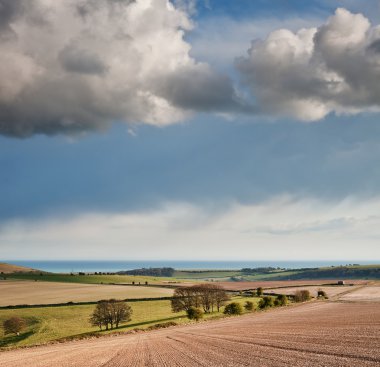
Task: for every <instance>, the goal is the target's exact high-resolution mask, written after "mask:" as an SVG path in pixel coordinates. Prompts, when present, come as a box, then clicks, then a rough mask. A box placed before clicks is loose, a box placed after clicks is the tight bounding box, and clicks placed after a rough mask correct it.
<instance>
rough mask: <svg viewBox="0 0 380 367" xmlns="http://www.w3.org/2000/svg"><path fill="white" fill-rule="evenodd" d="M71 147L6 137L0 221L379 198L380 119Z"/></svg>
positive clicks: (220, 127)
mask: <svg viewBox="0 0 380 367" xmlns="http://www.w3.org/2000/svg"><path fill="white" fill-rule="evenodd" d="M124 130H125V129H124V128H123V127H115V128H114V129H112V130H111V133H110V134H106V135H103V134H99V135H92V136H91V137H87V138H85V139H81V140H80V141H78V142H76V143H75V142H74V143H67V142H66V140H65V139H61V138H58V137H55V138H52V139H46V138H44V137H34V138H32V139H29V140H27V141H23V142H20V141H18V140H15V139H6V138H4V137H0V165H1V167H2V168H3V171H4V172H6V173H4V174H3V175H1V179H0V192H1V199H2V201H1V205H0V218H3V219H4V218H17V217H23V216H28V217H34V218H35V217H39V216H44V215H47V216H49V215H50V213H69V214H70V213H72V212H92V211H101V212H136V211H140V210H141V211H144V210H147V209H148V210H151V209H152V208H155V207H159V206H160V205H161V204H162V203H163V202H164V203H166V202H190V203H194V204H195V205H201V206H210V207H215V208H216V210H218V211H219V210H221V211H224V210H225V208H226V206H228V204H229V203H231V202H232V203H242V204H244V205H247V204H250V203H260V202H266V201H268V200H271V199H272V198H274V197H279V196H280V197H281V196H282V195H290V196H291V197H296V198H303V197H305V198H318V200H322V201H326V202H329V203H330V202H331V203H332V202H335V201H341V200H344V199H345V198H347V197H354V198H359V199H370V198H373V197H378V196H379V195H380V187H379V184H378V183H379V182H380V170H379V169H378V166H379V159H380V144H379V136H380V124H379V123H378V121H377V119H376V116H375V115H373V116H372V117H370V118H365V119H363V120H360V119H359V120H358V118H357V117H349V118H346V117H340V118H332V119H330V120H329V121H321V122H320V123H318V124H298V123H289V122H284V121H281V122H280V121H278V122H274V123H272V124H268V123H265V122H263V123H255V124H250V123H244V121H240V123H237V124H231V123H230V122H228V121H224V120H223V119H217V118H211V119H207V120H201V119H200V120H198V121H193V122H192V123H191V124H177V125H172V126H170V127H168V128H167V129H165V130H163V129H154V128H150V127H145V126H144V127H143V126H141V127H139V128H138V130H137V136H132V135H129V134H127V133H126V132H125V131H124Z"/></svg>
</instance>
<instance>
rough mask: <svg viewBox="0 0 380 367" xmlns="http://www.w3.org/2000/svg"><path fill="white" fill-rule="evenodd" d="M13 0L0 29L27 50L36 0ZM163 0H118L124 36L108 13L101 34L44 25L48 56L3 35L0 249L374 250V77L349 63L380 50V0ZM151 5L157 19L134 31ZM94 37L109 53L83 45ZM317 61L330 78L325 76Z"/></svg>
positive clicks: (379, 152)
mask: <svg viewBox="0 0 380 367" xmlns="http://www.w3.org/2000/svg"><path fill="white" fill-rule="evenodd" d="M38 2H39V1H37V2H36V3H38ZM0 3H4V4H6V3H9V2H8V1H2V2H0ZM15 3H19V5H20V7H15V8H14V9H13V8H12V9H11V7H10V8H9V9H8V8H7V7H5V8H4V9H6V10H7V9H8V10H7V13H6V12H5V11H3V12H4V14H2V15H1V16H0V22H2V23H1V25H2V27H0V32H3V33H4V34H5V35H9V34H11V33H9V32H15V33H17V35H18V39H19V40H20V39H23V38H24V39H26V40H29V41H30V44H31V46H30V47H31V48H32V49H33V50H34V51H35V53H36V54H38V48H39V46H38V45H37V44H36V45H35V46H34V45H33V41H35V39H32V38H31V39H29V38H28V37H31V36H30V35H29V34H35V35H39V37H38V38H39V39H41V34H45V33H39V32H45V31H44V30H43V27H42V26H41V27H40V26H38V27H37V26H35V25H31V23H28V16H29V15H31V14H36V13H37V12H38V11H40V12H42V10H41V9H40V8H39V7H38V6H36V8H28V7H27V8H23V6H24V5H25V4H23V1H22V0H21V1H17V2H15ZM24 3H25V2H24ZM69 3H70V4H71V5H73V6H74V5H75V6H77V5H78V4H81V6H82V5H83V6H82V8H83V9H84V10H83V14H85V15H83V17H85V16H92V15H91V14H92V13H91V11H94V10H92V9H90V10H89V8H86V7H85V5H86V4H87V3H86V1H84V0H83V1H79V0H78V1H76V2H75V1H74V0H72V1H70V2H69ZM137 3H141V4H143V5H144V6H152V5H149V1H147V0H141V1H138V2H137ZM156 4H159V2H157V3H156ZM160 4H161V3H160ZM162 4H163V5H162V7H160V6H161V5H160V6H159V5H157V8H156V7H155V6H156V5H155V6H152V9H150V10H151V13H152V14H147V13H146V11H145V12H144V14H143V15H140V13H138V12H137V10H136V9H135V10H136V12H135V13H132V11H131V12H130V13H129V11H130V10H131V8H130V5H125V6H126V8H128V9H129V10H128V9H127V10H126V11H128V13H126V14H127V15H128V16H131V17H133V18H131V19H132V20H133V22H135V23H136V27H132V28H133V29H129V28H128V31H129V32H131V33H130V34H133V35H134V36H133V37H132V36H131V39H132V40H133V41H130V42H135V44H133V47H131V48H128V47H130V46H128V47H127V46H125V47H126V49H125V50H124V49H121V48H122V47H123V45H124V43H123V44H118V43H117V44H115V45H113V42H114V39H115V37H116V36H115V34H116V33H115V30H114V28H116V27H118V26H120V29H122V27H123V23H122V21H121V20H120V19H119V18H117V15H114V14H113V13H110V14H111V15H107V18H104V19H108V22H109V23H110V24H108V23H107V21H105V23H104V24H103V23H102V24H103V26H104V27H105V28H104V29H106V30H107V31H104V32H103V31H102V32H100V31H99V30H98V29H97V28H96V27H95V28H94V29H93V28H91V29H90V30H89V31H88V32H90V33H91V34H92V37H93V36H94V35H95V36H97V37H99V39H103V37H110V39H108V40H107V42H106V43H107V46H105V45H104V44H103V43H102V42H100V41H99V43H97V44H96V45H92V43H91V41H90V40H87V39H85V40H83V39H82V38H78V40H77V41H76V43H75V45H74V46H72V48H69V47H71V44H68V43H67V42H68V41H67V40H66V41H65V42H66V43H65V42H63V40H62V39H61V38H57V39H53V38H49V37H50V36H46V38H45V37H44V38H43V39H42V43H43V42H46V44H47V45H48V44H51V45H53V44H54V46H52V51H51V53H52V55H51V57H50V56H49V58H46V60H45V59H38V62H36V60H31V61H30V60H28V59H27V57H29V56H28V55H29V52H30V50H29V49H28V50H26V49H24V48H23V47H24V46H20V44H21V43H18V42H17V41H13V38H7V41H4V42H2V43H0V48H2V49H3V50H5V52H8V55H9V58H12V60H14V61H13V64H12V65H11V64H5V66H4V69H5V71H4V72H5V73H6V74H4V75H8V74H11V73H12V72H15V70H16V69H13V68H14V66H13V65H16V66H19V67H20V70H21V71H22V73H21V72H19V73H18V74H19V75H21V76H20V78H19V79H17V78H16V80H15V82H14V83H13V84H12V83H9V84H7V81H8V80H7V79H4V78H3V79H0V80H1V81H0V87H1V84H3V86H2V87H3V88H2V89H1V88H0V133H1V135H0V167H1V171H2V173H1V175H0V200H1V202H0V249H1V253H2V257H3V258H4V259H27V258H30V259H115V258H118V259H150V260H152V259H189V260H190V259H204V260H212V259H215V260H225V259H227V260H229V259H231V260H239V259H249V260H265V259H268V260H269V259H270V260H315V259H317V260H335V259H338V260H340V259H343V260H345V259H347V260H356V259H357V260H358V261H360V260H363V261H364V260H367V261H371V260H374V262H376V261H378V260H379V258H380V250H379V246H378V243H379V239H380V231H379V228H380V227H379V224H380V216H379V214H378V213H380V200H379V194H380V185H379V183H380V169H379V166H378V162H379V159H380V144H379V140H380V125H379V116H380V115H379V111H380V109H379V107H380V102H379V101H380V98H379V95H380V94H378V93H379V89H378V87H377V86H376V84H377V81H380V74H379V73H378V71H377V69H376V67H375V66H373V70H372V69H371V68H369V71H368V75H367V74H366V73H365V72H363V75H362V74H361V73H360V74H358V72H357V71H356V70H354V67H353V66H352V64H353V63H356V64H358V63H361V62H362V63H363V65H361V66H367V67H368V65H370V66H371V67H372V65H380V60H379V58H380V56H379V55H378V54H377V53H376V52H377V51H376V47H377V43H376V42H377V38H378V39H380V31H379V30H377V28H376V26H377V25H378V24H379V19H378V18H379V17H378V14H379V10H380V3H379V1H360V2H358V1H336V2H332V1H316V0H315V1H308V2H305V1H291V0H289V1H274V2H273V1H270V2H269V1H246V0H242V1H232V0H231V1H227V0H226V1H216V0H209V1H201V0H199V1H198V2H184V1H179V2H177V3H176V13H175V14H174V15H173V12H172V11H171V13H170V14H169V15H167V14H166V12H167V10H166V7H165V2H162ZM141 6H142V5H141ZM53 7H54V6H53ZM338 7H341V8H342V9H343V10H342V11H341V12H338V13H335V11H336V8H338ZM82 8H81V9H82ZM20 9H21V10H20ZM99 9H100V8H99ZM99 9H97V10H96V11H98V12H99V13H96V16H97V17H100V16H101V15H102V14H103V13H101V12H100V11H101V10H102V9H101V10H99ZM53 10H54V11H55V12H56V14H58V15H61V16H62V17H63V18H64V17H66V22H67V23H68V24H70V22H72V24H74V25H75V26H73V27H72V28H73V29H76V27H77V28H78V29H80V27H81V26H82V23H77V22H79V21H77V20H76V19H71V18H70V17H71V15H70V14H71V13H70V11H69V10H67V9H66V8H64V7H63V6H60V5H59V6H58V5H57V9H53ZM356 13H361V14H362V15H361V16H360V17H359V16H355V14H356ZM41 14H42V15H44V14H45V13H41ZM88 14H90V15H88ZM94 14H95V11H94ZM112 14H113V15H112ZM131 14H132V15H131ZM136 14H137V15H136ZM334 14H335V15H334ZM94 16H95V15H94ZM148 16H154V19H157V18H159V19H162V22H161V21H160V22H158V21H157V24H156V23H154V26H153V25H152V27H157V28H153V29H152V32H154V34H155V35H157V34H158V36H157V39H155V38H154V39H153V38H152V37H153V36H151V35H149V34H148V35H149V37H150V39H149V37H148V41H146V37H145V36H144V37H143V34H144V32H145V28H149V27H148V26H146V25H144V24H146V23H144V22H146V20H147V19H149V18H146V17H148ZM112 17H116V18H112ZM330 17H333V18H330ZM329 18H330V19H332V20H331V21H329ZM97 19H98V18H97ZM99 19H100V18H99ZM101 19H103V18H101ZM111 20H112V22H111ZM334 21H335V23H334ZM346 21H347V22H349V23H350V24H356V28H355V27H352V28H354V29H355V32H356V33H355V34H354V33H352V34H346V33H344V32H343V31H342V34H344V37H343V38H342V41H341V43H342V44H344V43H345V42H346V41H347V40H350V43H349V47H350V50H351V49H352V50H354V51H352V52H351V51H350V52H349V53H347V54H346V52H348V51H346V50H347V47H348V46H347V47H346V48H342V51H340V53H338V52H337V53H336V54H334V50H335V49H337V48H339V45H338V46H336V45H334V47H333V48H331V49H330V48H329V47H331V44H329V43H328V42H329V40H331V38H329V33H328V32H330V31H331V32H332V30H334V32H336V29H337V27H338V26H337V25H339V26H341V27H342V29H343V30H344V29H345V28H344V26H345V24H344V22H346ZM119 22H120V24H119ZM133 22H132V23H133ZM329 22H330V23H329ZM140 23H141V25H140V26H139V27H138V26H137V25H138V24H140ZM190 23H192V24H191V25H190ZM33 24H34V23H33ZM368 24H370V25H368ZM22 25H24V26H25V25H26V29H29V32H28V34H24V33H22V29H23V27H22ZM132 25H134V23H133V24H132ZM28 27H29V28H28ZM33 27H35V28H33ZM86 27H87V25H86ZM107 27H109V29H108V28H107ZM144 27H145V28H144ZM279 28H282V29H286V32H285V31H283V32H282V33H273V34H272V36H271V37H272V39H274V41H273V42H276V45H277V46H276V48H274V49H273V48H270V47H271V44H270V42H272V41H271V38H270V37H269V36H268V35H269V34H270V33H271V32H273V31H275V30H276V29H279ZM301 28H305V29H311V30H310V31H308V32H309V33H307V32H306V33H307V35H306V36H305V38H303V37H304V36H303V33H302V34H301V33H297V32H298V30H299V29H301ZM367 28H368V30H366V29H367ZM57 29H58V26H57ZM86 29H87V28H86ZM313 29H315V30H313ZM363 29H364V31H363ZM379 29H380V28H379ZM133 32H135V33H133ZM183 32H184V33H183ZM290 32H292V33H290ZM360 32H362V33H363V34H364V35H365V36H363V37H365V38H363V39H362V38H360V39H359V38H358V37H359V36H357V34H359V35H360ZM58 33H59V32H57V34H58ZM295 34H296V35H297V36H293V35H295ZM308 34H310V35H311V36H313V35H314V34H317V36H313V37H314V38H313V37H311V36H309V35H308ZM74 36H76V35H75V34H73V35H72V37H74ZM7 37H8V36H7ZM51 37H53V36H51ZM57 37H58V36H57ZM62 37H63V36H62ZM164 37H169V38H168V39H167V42H168V46H165V45H166V43H165V42H164V41H165V38H164ZM268 37H269V38H268ZM350 37H351V38H350ZM4 39H5V37H4ZM313 39H316V40H317V41H315V45H314V44H313V47H314V50H313V51H310V42H314V41H312V40H313ZM171 40H176V41H171ZM252 40H256V41H255V42H256V43H254V44H253V46H252V45H251V41H252ZM115 42H116V41H115ZM144 42H148V43H147V45H148V46H149V47H148V48H149V49H150V50H153V51H149V52H150V53H144V52H146V51H145V50H146V48H143V47H142V46H141V45H144ZM347 42H348V41H347ZM354 42H356V43H355V45H354V46H355V47H356V48H355V47H354V46H352V45H353V44H354ZM60 43H62V45H63V46H62V47H61V46H60V48H58V46H57V45H58V44H60ZM108 44H111V45H110V46H108ZM363 45H364V46H363ZM359 46H360V49H359ZM102 47H103V48H104V47H109V48H107V49H106V50H105V51H106V52H108V54H107V55H112V59H111V56H110V58H109V59H107V57H108V56H105V58H104V59H100V58H99V60H98V59H97V55H98V53H99V55H101V56H102V55H103V54H102V53H101V52H100V51H101V50H102ZM127 48H128V49H127ZM55 49H56V51H54V52H56V55H58V56H54V55H55V54H54V55H53V53H54V52H53V50H55ZM135 49H138V50H139V52H138V53H136V54H134V53H132V51H131V50H135ZM289 49H291V50H293V49H296V50H297V51H294V52H296V53H295V54H294V55H293V56H292V57H293V58H292V59H289V52H288V51H289ZM268 50H270V51H268ZM284 50H285V51H284ZM357 50H358V51H357ZM363 50H364V51H365V52H368V56H365V57H366V58H363V57H362V56H360V57H359V55H362V53H363V52H364V51H363ZM371 50H375V51H371ZM269 52H271V53H272V52H273V53H274V54H270V53H269ZM280 52H284V53H283V54H282V56H281V55H280V54H279V53H280ZM310 52H312V53H313V55H312V56H310ZM371 52H372V53H371ZM48 53H49V52H48ZM119 53H120V55H119ZM276 53H278V54H279V55H277V54H276ZM306 54H307V55H308V56H305V55H306ZM321 54H323V55H322V56H320V55H321ZM152 55H153V56H152ZM178 55H179V56H178ZM365 55H367V53H365ZM53 56H54V57H53ZM90 56H91V57H90ZM118 56H120V60H121V61H120V63H118V64H113V63H112V62H113V60H115V58H117V57H118ZM277 56H279V60H280V61H279V62H280V65H281V67H278V65H279V64H278V63H274V62H272V61H273V60H274V59H275V58H276V57H277ZM41 57H42V56H41ZM44 57H45V56H44ZM57 58H58V59H59V60H60V64H59V65H56V64H54V63H55V61H54V60H56V59H57ZM134 58H135V59H134ZM350 58H352V60H353V62H352V63H351V64H349V63H348V62H346V61H345V60H349V59H350ZM131 59H133V60H134V61H133V62H132V61H129V60H131ZM41 60H42V61H41ZM52 60H53V61H52ZM94 60H98V61H96V62H95V61H94ZM257 60H259V61H257ZM260 60H261V61H260ZM305 60H306V61H305ZM32 61H33V62H36V63H35V64H32ZM376 63H378V64H376ZM136 65H139V66H140V65H141V69H139V70H136V68H137V66H136ZM170 65H171V66H170ZM173 65H174V66H173ZM321 65H322V66H321ZM59 67H62V68H64V71H60V70H59ZM171 67H173V68H174V69H173V70H175V72H172V70H170V72H169V71H168V70H169V69H170V68H171ZM277 67H278V68H277ZM41 70H43V71H41ZM178 70H179V71H178ZM16 71H17V70H16ZM2 72H3V70H0V76H1V75H2V74H1V73H2ZM42 74H43V75H44V77H43V78H42V77H41V75H42ZM73 74H74V77H73ZM111 74H112V78H111V76H109V75H111ZM364 74H365V75H364ZM136 75H138V77H136ZM273 75H276V77H275V78H274V77H272V76H273ZM326 75H328V78H329V79H328V83H332V81H333V82H334V83H335V84H337V83H340V87H339V88H340V89H339V88H337V89H336V90H334V91H333V92H331V91H326V88H327V87H326V85H327V84H326V83H327V82H326V79H324V78H327V77H326ZM376 77H379V79H378V80H377V81H376ZM90 78H91V79H90ZM374 79H375V80H374ZM372 81H373V83H372ZM322 82H323V83H322ZM81 83H82V84H81ZM335 84H334V85H335ZM379 84H380V83H379ZM94 85H95V87H96V90H95V89H91V88H94ZM125 85H128V87H125ZM129 85H131V86H133V88H132V87H131V88H130V89H128V88H129ZM315 85H317V87H315ZM353 85H355V86H356V88H357V89H354V88H353ZM89 86H90V87H89ZM98 88H99V89H98ZM136 88H139V90H141V93H139V94H136V95H134V93H135V92H134V90H135V89H136ZM350 88H351V89H350ZM120 90H121V91H122V92H120ZM342 90H343V91H342ZM109 96H112V100H111V98H109ZM304 96H305V97H304ZM116 102H117V103H116ZM115 254H117V255H116V256H115Z"/></svg>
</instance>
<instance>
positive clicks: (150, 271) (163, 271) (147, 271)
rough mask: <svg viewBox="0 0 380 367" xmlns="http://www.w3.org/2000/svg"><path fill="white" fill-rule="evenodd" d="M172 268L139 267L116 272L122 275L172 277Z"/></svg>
mask: <svg viewBox="0 0 380 367" xmlns="http://www.w3.org/2000/svg"><path fill="white" fill-rule="evenodd" d="M174 271H175V270H174V269H173V268H168V267H166V268H141V269H134V270H124V271H119V272H117V274H124V275H140V276H152V277H172V276H173V274H174Z"/></svg>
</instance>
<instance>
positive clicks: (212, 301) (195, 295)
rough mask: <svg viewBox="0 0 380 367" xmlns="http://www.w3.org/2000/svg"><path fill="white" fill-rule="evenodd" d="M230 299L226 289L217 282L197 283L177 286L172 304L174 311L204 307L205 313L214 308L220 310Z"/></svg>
mask: <svg viewBox="0 0 380 367" xmlns="http://www.w3.org/2000/svg"><path fill="white" fill-rule="evenodd" d="M229 299H230V297H229V296H228V294H227V293H226V291H225V290H224V289H223V288H222V287H221V286H219V285H217V284H199V285H198V284H196V285H193V286H190V287H179V288H176V289H175V291H174V295H173V299H172V301H171V306H172V311H173V312H180V311H186V312H188V311H189V310H190V309H191V308H193V307H195V308H201V307H202V309H203V311H204V312H205V313H209V312H213V311H214V309H216V310H217V311H218V312H219V311H220V308H221V307H222V306H224V305H225V303H226V302H227V301H228V300H229Z"/></svg>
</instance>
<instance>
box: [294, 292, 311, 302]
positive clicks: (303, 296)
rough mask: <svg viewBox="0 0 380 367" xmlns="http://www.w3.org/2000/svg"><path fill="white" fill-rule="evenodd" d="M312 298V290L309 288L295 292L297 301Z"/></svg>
mask: <svg viewBox="0 0 380 367" xmlns="http://www.w3.org/2000/svg"><path fill="white" fill-rule="evenodd" d="M310 299H311V295H310V292H309V291H308V290H307V289H302V290H300V291H297V292H296V293H295V294H294V300H295V301H296V302H306V301H309V300H310Z"/></svg>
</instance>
